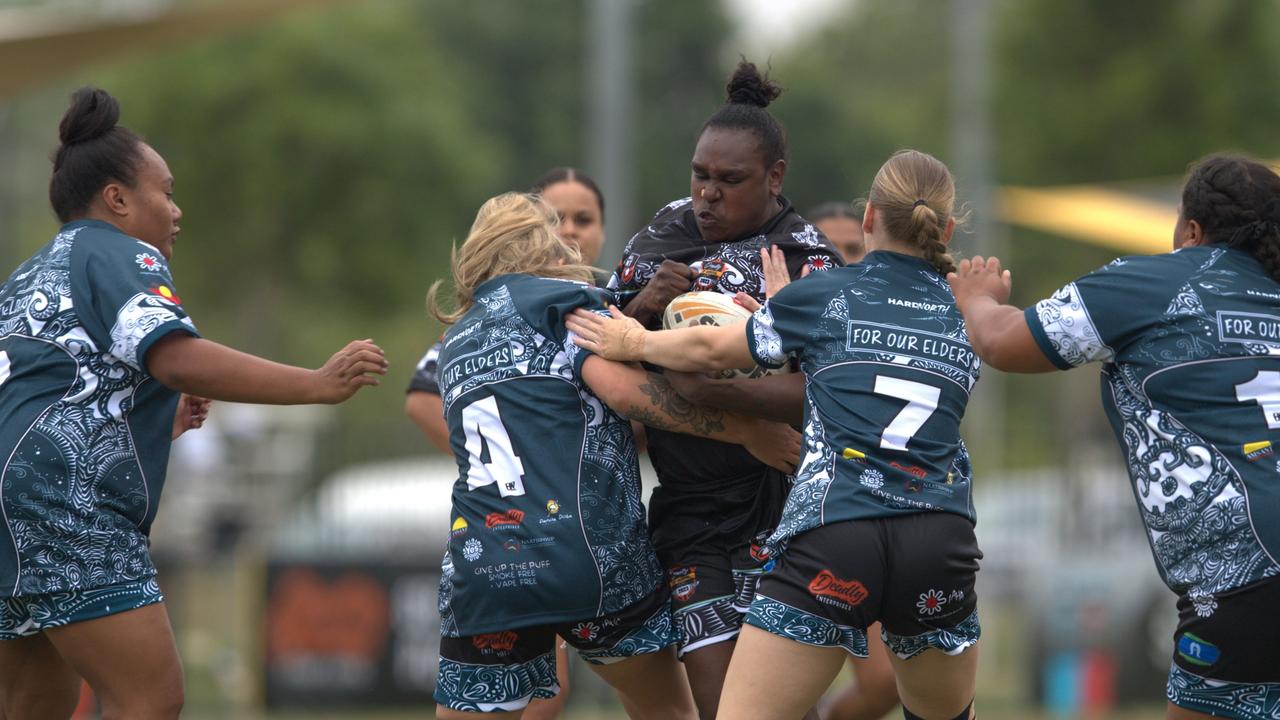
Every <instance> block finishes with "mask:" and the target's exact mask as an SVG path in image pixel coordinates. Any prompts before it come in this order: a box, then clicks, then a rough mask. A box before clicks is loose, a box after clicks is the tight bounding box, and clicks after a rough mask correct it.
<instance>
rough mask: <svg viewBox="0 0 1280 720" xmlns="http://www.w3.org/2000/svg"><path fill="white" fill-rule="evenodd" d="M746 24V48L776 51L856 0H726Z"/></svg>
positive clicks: (729, 6) (744, 32)
mask: <svg viewBox="0 0 1280 720" xmlns="http://www.w3.org/2000/svg"><path fill="white" fill-rule="evenodd" d="M724 2H725V5H726V6H727V7H728V8H729V11H730V12H731V13H732V14H733V15H734V16H736V17H737V18H738V19H739V20H740V21H741V22H742V24H743V34H744V36H745V37H744V40H745V41H746V43H747V44H748V45H749V46H750V47H749V48H747V49H750V50H758V51H764V52H774V51H777V50H778V49H780V48H782V47H783V46H785V45H787V44H788V43H790V42H791V41H793V40H795V39H796V38H798V37H802V36H803V35H804V34H805V33H806V32H807V31H809V30H812V29H814V28H816V27H820V26H821V25H822V24H823V23H825V22H826V21H827V20H828V19H830V18H831V17H832V16H833V15H838V14H840V13H841V12H843V11H844V10H845V9H847V8H848V7H850V6H851V5H854V4H855V3H856V2H857V0H724Z"/></svg>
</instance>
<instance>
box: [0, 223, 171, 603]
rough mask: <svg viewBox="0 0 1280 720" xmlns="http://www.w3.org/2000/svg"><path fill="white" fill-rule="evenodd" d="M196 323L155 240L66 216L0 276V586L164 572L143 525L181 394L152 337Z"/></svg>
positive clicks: (1, 590)
mask: <svg viewBox="0 0 1280 720" xmlns="http://www.w3.org/2000/svg"><path fill="white" fill-rule="evenodd" d="M171 332H185V333H190V334H192V335H194V334H196V330H195V326H194V325H193V324H192V323H191V320H190V319H188V318H187V315H186V312H184V311H183V309H182V305H181V304H180V300H179V298H178V294H177V291H176V289H175V288H174V284H173V279H172V277H170V275H169V268H168V266H167V265H166V264H165V261H164V259H163V258H161V257H160V255H159V253H158V252H157V251H156V249H155V248H154V247H152V246H150V245H148V244H146V243H143V242H141V241H139V240H135V239H134V238H131V237H129V236H127V235H125V234H123V233H121V232H120V231H119V230H117V229H116V228H115V227H113V226H111V225H108V224H107V223H103V222H98V221H95V220H81V221H77V222H72V223H68V224H67V225H64V226H63V227H62V229H61V231H59V233H58V234H57V236H56V237H54V238H53V240H51V241H50V242H49V243H48V244H47V245H45V246H44V247H43V248H41V249H40V251H39V252H37V253H36V254H35V255H34V256H32V257H31V258H30V259H28V260H27V261H26V262H24V263H23V264H22V265H21V266H19V267H18V269H17V270H16V271H14V273H13V275H11V276H10V277H9V279H8V280H7V281H5V283H4V285H3V286H0V458H2V459H3V463H4V465H3V467H2V469H0V506H2V507H0V509H2V510H3V518H4V522H5V525H6V529H7V532H4V533H0V597H3V596H21V595H31V594H39V593H53V592H61V591H65V590H85V589H90V588H95V587H102V586H105V585H114V584H117V583H120V582H126V581H132V580H139V579H145V578H148V577H151V576H153V575H155V568H154V567H153V566H152V564H151V558H150V556H149V554H148V551H147V543H148V541H147V534H148V533H149V531H150V529H151V521H152V519H153V518H154V517H155V513H156V507H157V505H158V503H159V501H160V490H161V488H162V487H163V485H164V475H165V466H166V465H167V463H168V459H169V445H170V436H171V435H172V432H173V415H174V410H175V409H176V406H177V401H178V395H177V394H176V393H174V392H172V391H170V390H168V389H167V388H165V387H163V386H162V385H160V384H159V383H158V382H156V381H155V380H154V379H153V378H152V377H151V376H150V375H148V374H147V369H146V366H145V363H144V360H145V358H146V353H147V349H148V348H150V347H151V344H152V343H154V342H155V341H156V340H158V339H160V338H161V337H163V336H165V335H167V334H169V333H171Z"/></svg>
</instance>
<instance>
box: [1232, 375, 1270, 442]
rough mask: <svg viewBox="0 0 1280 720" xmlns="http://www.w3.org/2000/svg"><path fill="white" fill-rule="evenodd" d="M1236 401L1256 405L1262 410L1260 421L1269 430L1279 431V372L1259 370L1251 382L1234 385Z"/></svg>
mask: <svg viewBox="0 0 1280 720" xmlns="http://www.w3.org/2000/svg"><path fill="white" fill-rule="evenodd" d="M1236 400H1238V401H1240V402H1242V403H1245V404H1251V403H1257V404H1258V405H1259V406H1260V407H1261V408H1262V419H1263V420H1265V421H1266V423H1267V428H1268V429H1270V430H1277V429H1280V372H1277V371H1275V370H1259V371H1258V373H1257V374H1256V375H1254V376H1253V378H1252V379H1251V380H1248V381H1245V382H1242V383H1240V384H1239V385H1236Z"/></svg>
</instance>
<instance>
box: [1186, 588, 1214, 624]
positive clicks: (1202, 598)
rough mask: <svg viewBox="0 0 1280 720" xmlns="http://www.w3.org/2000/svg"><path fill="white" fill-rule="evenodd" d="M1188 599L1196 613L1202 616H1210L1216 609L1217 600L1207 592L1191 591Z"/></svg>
mask: <svg viewBox="0 0 1280 720" xmlns="http://www.w3.org/2000/svg"><path fill="white" fill-rule="evenodd" d="M1188 599H1189V600H1191V604H1192V605H1193V606H1195V609H1196V615H1198V616H1200V617H1202V618H1207V617H1212V616H1213V613H1214V611H1215V610H1217V609H1218V601H1217V600H1214V599H1213V595H1210V594H1209V593H1191V594H1190V595H1189V596H1188Z"/></svg>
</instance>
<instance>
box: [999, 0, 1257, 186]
mask: <svg viewBox="0 0 1280 720" xmlns="http://www.w3.org/2000/svg"><path fill="white" fill-rule="evenodd" d="M1003 8H1004V12H1003V13H1002V15H1001V20H1002V22H1001V27H1000V30H999V31H998V40H997V43H998V47H997V49H996V53H997V57H999V58H1000V61H999V62H997V63H995V64H994V67H995V68H996V71H995V72H996V75H997V77H996V87H997V88H998V89H997V100H996V102H997V108H996V116H997V117H998V122H999V137H1000V139H1001V143H1002V144H1004V145H1006V146H1008V147H1011V148H1017V152H1006V153H1004V154H1003V155H1002V157H1001V175H1002V178H1003V179H1004V180H1005V181H1007V182H1010V183H1037V184H1056V183H1078V182H1093V181H1097V180H1107V179H1110V180H1119V179H1126V178H1135V177H1136V178H1141V177H1150V176H1152V175H1178V174H1181V173H1182V172H1183V170H1185V168H1186V167H1187V165H1188V164H1189V163H1190V162H1192V161H1193V160H1195V159H1196V158H1198V157H1200V156H1202V155H1205V154H1207V153H1209V152H1213V151H1217V150H1224V149H1240V150H1247V151H1250V152H1253V153H1257V154H1261V155H1263V156H1274V155H1275V153H1276V152H1277V150H1278V149H1280V138H1277V137H1276V134H1275V133H1274V132H1273V131H1272V129H1271V128H1270V127H1268V123H1266V122H1259V120H1260V119H1262V118H1272V117H1276V115H1277V113H1280V95H1277V93H1276V92H1275V88H1276V86H1277V82H1278V81H1280V46H1277V45H1276V43H1275V41H1274V39H1275V37H1276V35H1277V33H1278V32H1280V6H1278V5H1276V4H1275V3H1260V2H1254V1H1253V0H1224V1H1222V2H1211V3H1206V2H1200V1H1199V0H1174V1H1173V2H1169V1H1168V0H1138V1H1136V2H1127V3H1114V2H1107V1H1106V0H1083V1H1081V2H1072V3H1061V2H1054V1H1053V0H1026V1H1025V2H1010V3H1006V4H1005V5H1004V6H1003Z"/></svg>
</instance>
